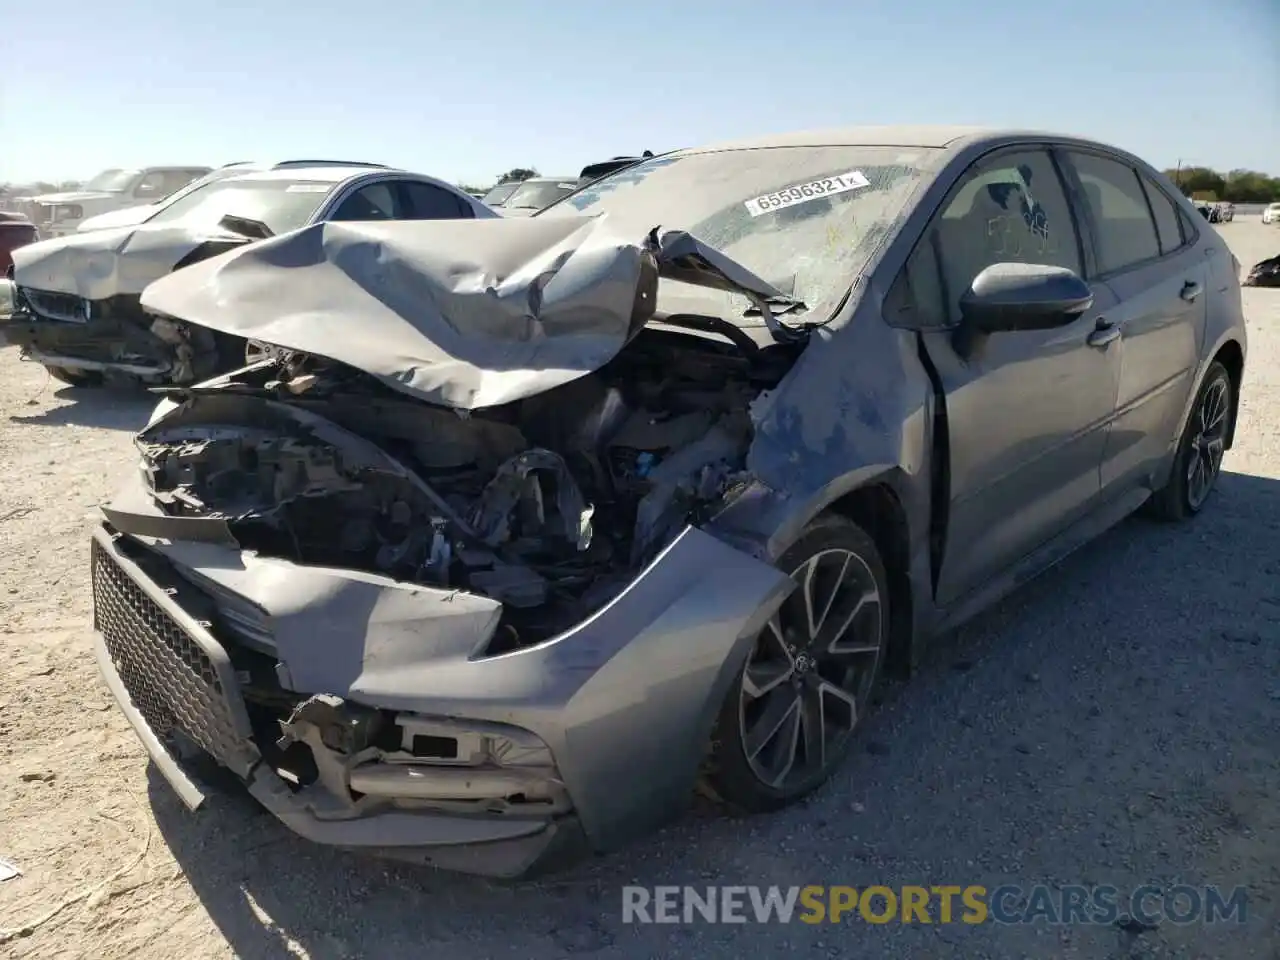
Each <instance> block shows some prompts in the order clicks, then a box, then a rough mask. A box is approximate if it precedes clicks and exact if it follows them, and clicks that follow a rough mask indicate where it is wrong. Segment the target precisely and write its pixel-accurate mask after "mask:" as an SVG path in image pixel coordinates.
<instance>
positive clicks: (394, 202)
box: [329, 181, 403, 220]
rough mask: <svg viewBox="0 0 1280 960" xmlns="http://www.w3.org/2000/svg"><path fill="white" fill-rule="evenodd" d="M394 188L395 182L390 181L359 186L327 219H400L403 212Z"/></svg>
mask: <svg viewBox="0 0 1280 960" xmlns="http://www.w3.org/2000/svg"><path fill="white" fill-rule="evenodd" d="M394 188H395V184H394V183H392V182H390V181H384V182H381V183H371V184H369V185H368V186H364V187H361V188H360V189H359V190H357V191H356V192H355V193H353V194H352V195H351V196H349V197H347V199H345V200H343V201H342V203H341V204H340V205H339V206H338V209H337V210H336V211H335V212H334V214H333V216H332V217H330V218H329V219H330V220H400V219H402V218H403V213H402V211H401V207H400V203H399V201H398V199H397V197H396V190H395V189H394Z"/></svg>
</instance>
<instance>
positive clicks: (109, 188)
mask: <svg viewBox="0 0 1280 960" xmlns="http://www.w3.org/2000/svg"><path fill="white" fill-rule="evenodd" d="M140 172H141V171H139V170H121V169H119V168H118V167H112V168H111V169H108V170H103V171H102V172H101V173H100V174H98V175H97V176H96V177H94V178H93V179H92V180H90V181H89V182H88V183H86V184H85V185H84V189H85V190H86V191H89V192H91V193H98V192H99V191H102V192H106V193H111V192H114V191H117V190H124V189H125V188H126V187H128V186H129V183H130V181H132V180H133V178H134V177H136V176H137V175H138V174H139V173H140Z"/></svg>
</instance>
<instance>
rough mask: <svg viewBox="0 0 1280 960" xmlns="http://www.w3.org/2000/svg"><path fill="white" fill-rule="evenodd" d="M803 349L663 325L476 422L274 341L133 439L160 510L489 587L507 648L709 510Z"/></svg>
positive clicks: (400, 570) (564, 622) (268, 551)
mask: <svg viewBox="0 0 1280 960" xmlns="http://www.w3.org/2000/svg"><path fill="white" fill-rule="evenodd" d="M796 354H797V347H796V346H795V345H787V344H777V345H770V346H766V347H764V348H761V349H757V350H743V349H742V347H741V346H736V347H735V346H730V345H728V344H726V343H723V342H721V341H719V340H717V339H711V338H708V337H704V336H696V335H693V334H689V333H682V332H674V331H669V330H665V329H654V328H652V327H651V328H648V329H645V330H643V331H641V332H640V333H639V334H638V335H637V336H636V337H635V339H634V340H633V341H632V342H631V343H629V344H628V345H627V346H626V348H625V349H624V350H623V351H622V352H621V353H619V354H618V356H616V357H615V358H614V360H612V361H611V362H610V363H608V364H607V365H605V366H604V367H602V368H601V369H599V370H597V371H596V372H594V373H591V374H588V375H586V376H584V377H582V378H580V379H578V380H574V381H572V382H570V383H568V384H565V385H563V386H560V387H557V388H555V389H553V390H550V391H548V392H545V393H541V394H536V395H534V396H532V397H529V398H526V399H523V400H518V401H515V402H512V403H509V404H506V405H503V406H496V407H491V408H486V409H483V410H479V411H473V412H470V413H465V412H459V411H456V410H453V409H450V408H446V407H442V406H435V405H432V404H428V403H426V402H422V401H418V400H415V399H413V398H408V397H406V396H405V395H403V394H401V393H397V392H395V391H393V390H391V389H389V388H388V387H386V386H385V385H384V384H382V383H380V382H378V381H377V380H376V379H375V378H373V377H371V376H368V375H367V374H364V373H361V372H359V371H357V370H355V369H353V368H351V367H348V366H345V365H343V364H339V363H335V362H332V361H328V360H323V359H319V358H316V357H314V356H312V355H309V354H302V353H295V352H288V351H284V350H279V349H273V350H272V351H271V353H270V354H269V355H268V357H267V358H266V359H264V360H262V361H260V362H259V363H257V364H254V365H252V366H250V367H248V368H245V369H244V370H242V371H240V372H238V373H236V374H233V375H231V376H230V377H229V378H228V379H227V380H226V381H224V382H222V383H221V384H209V385H202V386H200V387H198V388H191V389H177V390H175V391H173V396H174V399H180V400H181V401H182V406H181V407H180V408H179V409H178V410H177V411H175V412H174V413H172V414H170V415H168V416H166V417H163V418H161V419H160V420H159V421H158V422H157V423H155V424H154V425H153V426H152V427H150V428H148V429H147V430H144V431H143V432H142V433H141V434H139V437H138V441H137V442H138V444H139V447H140V449H141V452H142V454H143V458H144V462H145V472H146V474H147V481H148V484H149V486H150V489H151V491H152V494H153V496H154V497H155V500H156V502H157V504H158V505H159V506H160V508H161V509H162V510H163V511H164V512H165V513H166V514H167V515H169V516H173V517H201V518H215V519H221V520H224V521H225V522H226V525H227V528H228V529H229V531H230V533H231V535H232V536H233V537H234V539H235V540H236V542H237V543H239V545H240V546H241V547H242V548H243V549H247V550H252V551H257V552H259V553H260V554H263V555H269V556H276V557H281V558H285V559H289V560H292V561H295V562H298V563H301V564H308V565H320V566H334V567H342V568H349V569H358V570H363V571H368V572H372V573H379V574H384V575H386V576H389V577H392V578H395V579H397V580H401V581H404V582H415V583H422V584H429V585H433V586H441V587H457V588H460V589H465V590H468V591H471V592H475V593H478V594H483V595H485V596H488V597H491V598H493V599H495V600H498V601H499V602H501V603H502V604H503V605H504V619H503V625H504V626H503V629H502V630H500V635H501V636H500V637H499V638H497V639H496V640H495V643H497V644H498V645H500V646H504V647H505V648H508V649H509V648H512V647H516V646H523V645H527V644H529V643H534V642H537V641H539V640H541V639H544V638H546V637H548V636H551V635H554V634H555V633H557V632H560V631H561V630H564V629H566V628H568V627H570V626H572V625H573V624H575V623H577V622H580V621H581V620H582V619H584V618H585V617H586V616H588V615H589V614H590V613H592V612H593V611H594V610H596V609H598V608H599V607H600V606H602V605H603V604H604V603H606V602H607V601H608V600H609V599H611V598H612V597H613V596H616V594H617V593H618V592H619V591H620V590H621V589H622V588H623V587H625V586H626V584H627V583H628V582H629V581H630V580H631V579H632V578H633V577H634V575H635V573H636V572H637V571H638V570H639V569H640V568H641V567H643V566H644V565H645V564H646V563H648V562H649V561H650V560H652V559H653V558H654V557H655V556H656V555H657V553H658V552H660V551H661V549H662V548H663V547H664V546H665V545H666V544H667V543H668V542H670V540H671V539H672V537H674V536H675V535H676V534H677V533H678V532H679V531H680V530H681V529H683V528H684V526H685V525H686V524H689V523H694V524H696V523H698V522H699V521H700V520H703V519H705V518H707V517H708V516H710V515H712V514H714V512H716V510H717V509H718V506H719V505H720V504H721V503H723V502H724V500H725V497H726V494H727V493H728V492H730V491H732V490H733V489H734V488H735V487H737V486H739V485H740V484H742V483H743V482H744V481H745V479H746V477H745V475H744V472H743V463H744V460H745V456H746V452H747V448H748V446H749V445H750V443H751V440H752V436H753V428H752V420H751V414H750V409H749V408H750V405H751V403H752V401H753V400H754V399H755V398H756V397H757V396H758V395H759V394H760V393H761V392H762V391H765V390H767V389H769V388H771V387H773V386H774V385H776V384H777V382H778V381H779V380H780V379H781V378H782V376H783V375H784V374H785V373H786V371H787V370H788V369H789V368H790V366H791V363H792V362H793V361H794V359H795V356H796ZM334 427H336V428H338V429H333V428H334ZM495 652H496V651H495Z"/></svg>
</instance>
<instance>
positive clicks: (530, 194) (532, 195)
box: [503, 177, 578, 210]
mask: <svg viewBox="0 0 1280 960" xmlns="http://www.w3.org/2000/svg"><path fill="white" fill-rule="evenodd" d="M577 189H578V182H577V179H576V178H574V177H564V178H563V179H556V180H526V181H525V182H524V183H522V184H520V186H519V188H517V189H516V190H515V192H513V193H512V194H511V196H509V197H507V202H506V203H504V204H503V206H505V207H509V208H511V209H513V210H514V209H519V210H541V209H542V208H543V207H545V206H546V205H547V204H549V203H555V202H556V201H557V200H559V199H560V198H561V197H567V196H568V195H569V194H571V193H573V191H575V190H577Z"/></svg>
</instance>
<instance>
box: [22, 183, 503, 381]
mask: <svg viewBox="0 0 1280 960" xmlns="http://www.w3.org/2000/svg"><path fill="white" fill-rule="evenodd" d="M497 216H498V214H497V213H495V212H494V211H493V210H490V209H489V208H488V207H486V206H485V205H484V204H483V203H481V202H480V201H479V200H476V199H475V198H474V197H471V196H469V195H467V194H466V193H464V192H463V191H462V190H461V189H459V188H458V187H455V186H453V185H452V184H449V183H445V182H444V181H442V180H437V179H436V178H434V177H428V176H424V175H422V174H416V173H409V172H407V171H403V170H392V169H389V168H386V167H373V168H371V167H369V166H361V165H352V164H346V165H341V164H329V165H321V166H303V167H298V166H293V165H282V168H280V169H271V170H258V171H254V172H249V173H244V172H237V174H236V175H235V176H229V177H222V178H220V179H215V180H213V181H210V182H207V183H204V184H203V185H201V186H200V187H199V188H197V189H194V190H191V191H188V192H187V193H186V194H185V195H184V196H182V197H178V198H176V199H174V200H173V201H172V202H170V203H168V204H166V205H164V207H163V209H160V210H157V211H156V212H154V213H152V214H151V216H150V217H149V218H148V219H147V220H146V221H145V222H144V223H140V224H135V225H132V226H122V227H115V228H111V229H105V230H94V231H90V232H86V233H77V234H74V235H72V236H67V237H59V238H57V239H54V240H46V241H43V242H40V243H33V244H29V245H28V246H25V247H20V248H18V250H16V251H14V252H15V254H17V255H16V256H15V257H14V273H13V281H12V283H13V285H14V311H13V314H12V316H11V317H10V318H9V319H8V320H6V321H5V322H4V323H3V325H0V334H3V337H4V339H5V340H7V341H8V342H9V343H11V344H14V345H16V346H18V347H20V348H21V350H22V354H23V356H24V358H29V359H31V360H34V361H36V362H38V363H41V364H43V365H44V366H45V367H46V368H47V369H48V370H49V372H50V373H51V374H52V375H53V376H54V377H56V378H57V379H59V380H62V381H63V382H65V383H70V384H72V385H76V386H87V385H91V384H95V383H99V382H101V381H102V379H103V374H104V373H109V374H111V375H112V376H116V377H124V378H126V379H132V380H134V381H140V382H142V383H147V384H165V383H175V384H182V383H190V382H192V381H193V380H198V379H203V378H206V377H209V376H212V375H213V374H215V373H218V372H221V371H224V370H229V369H232V368H234V367H236V366H240V365H241V364H243V362H244V360H245V356H246V353H247V352H248V351H249V350H250V349H251V347H250V345H247V344H246V343H245V342H244V341H238V342H237V341H235V340H234V339H228V338H226V337H224V336H221V335H215V334H214V333H213V332H212V331H210V330H207V329H205V328H203V327H197V326H194V325H191V324H185V323H178V322H174V321H171V320H168V319H166V318H163V317H157V316H154V315H151V314H149V313H147V311H146V310H145V309H143V307H142V303H141V298H142V292H143V290H145V289H146V288H147V287H148V286H150V284H151V283H152V282H153V281H155V280H158V279H159V278H161V277H163V276H166V275H167V274H170V273H173V272H174V271H176V270H181V269H183V268H184V267H188V266H190V265H191V264H193V263H198V262H199V261H201V260H207V259H209V258H210V257H214V256H217V255H218V254H220V253H225V252H227V251H229V250H232V249H235V248H237V247H242V246H244V245H246V244H250V243H254V242H256V241H259V240H264V239H267V238H270V237H273V236H276V235H279V234H285V233H291V232H293V231H295V230H299V229H300V228H303V227H307V226H312V225H317V224H321V223H325V222H328V221H334V220H338V221H381V220H460V219H481V218H495V217H497Z"/></svg>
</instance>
